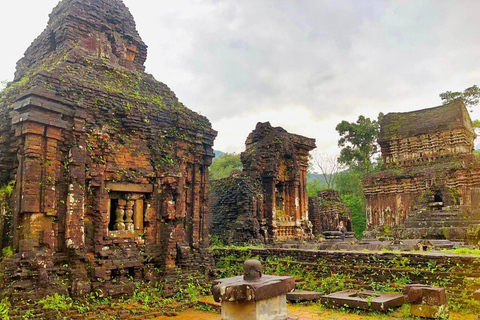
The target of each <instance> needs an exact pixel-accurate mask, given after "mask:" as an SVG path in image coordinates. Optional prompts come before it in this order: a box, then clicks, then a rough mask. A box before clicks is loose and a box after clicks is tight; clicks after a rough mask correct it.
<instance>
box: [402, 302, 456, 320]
mask: <svg viewBox="0 0 480 320" xmlns="http://www.w3.org/2000/svg"><path fill="white" fill-rule="evenodd" d="M410 312H411V313H412V316H414V317H422V318H430V319H448V305H446V304H444V305H441V306H428V305H424V304H412V305H411V306H410Z"/></svg>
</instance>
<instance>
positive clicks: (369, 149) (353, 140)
mask: <svg viewBox="0 0 480 320" xmlns="http://www.w3.org/2000/svg"><path fill="white" fill-rule="evenodd" d="M382 117H383V113H380V114H379V115H378V120H373V121H372V120H370V118H365V117H364V116H362V115H361V116H359V117H358V120H357V122H347V121H345V120H343V121H342V122H340V123H339V124H338V125H337V127H336V128H335V129H336V130H337V131H338V133H339V134H340V137H341V138H340V140H338V146H339V147H342V150H341V151H340V156H339V157H338V161H339V162H340V163H343V164H345V165H347V166H349V167H350V168H355V167H356V168H359V169H361V170H362V171H363V172H364V174H365V175H366V174H368V172H369V171H370V170H371V168H372V166H373V164H372V157H373V155H374V154H375V153H377V152H378V144H377V137H378V133H379V131H380V125H379V121H380V120H381V118H382Z"/></svg>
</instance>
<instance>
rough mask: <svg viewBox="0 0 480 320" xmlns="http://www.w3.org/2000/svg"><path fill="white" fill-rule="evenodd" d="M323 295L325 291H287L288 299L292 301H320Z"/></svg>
mask: <svg viewBox="0 0 480 320" xmlns="http://www.w3.org/2000/svg"><path fill="white" fill-rule="evenodd" d="M323 295H324V293H323V292H314V291H293V292H289V293H287V300H288V301H292V302H306V301H318V300H320V299H321V297H322V296H323Z"/></svg>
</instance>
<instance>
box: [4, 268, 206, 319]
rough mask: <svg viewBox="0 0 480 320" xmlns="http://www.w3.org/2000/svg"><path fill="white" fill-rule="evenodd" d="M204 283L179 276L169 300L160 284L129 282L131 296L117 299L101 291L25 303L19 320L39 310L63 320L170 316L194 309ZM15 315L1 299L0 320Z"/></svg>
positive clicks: (197, 278)
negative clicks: (46, 311)
mask: <svg viewBox="0 0 480 320" xmlns="http://www.w3.org/2000/svg"><path fill="white" fill-rule="evenodd" d="M130 281H132V280H130ZM206 283H207V282H206V278H205V276H204V275H193V274H190V275H187V276H184V275H182V274H181V273H180V272H179V273H178V275H177V281H176V284H175V285H176V288H177V291H176V293H175V294H174V295H173V296H172V297H168V298H167V297H165V292H164V290H163V284H160V283H149V282H148V283H147V282H143V281H137V282H133V281H132V284H133V286H134V289H133V293H132V294H131V295H125V296H121V297H118V298H114V297H108V296H107V297H106V296H104V295H103V292H102V291H101V290H98V291H95V292H91V293H90V294H88V295H87V296H85V297H84V298H81V299H72V298H71V297H69V296H68V295H60V294H54V295H53V296H47V297H45V298H44V299H42V300H40V301H38V302H28V301H26V302H25V304H26V306H27V307H28V309H25V308H24V307H22V309H23V310H24V311H23V313H24V314H23V315H22V319H36V313H38V310H39V308H43V309H47V310H54V311H56V313H57V314H58V316H59V317H60V318H62V319H67V318H68V319H70V316H72V318H77V317H78V315H82V316H83V317H85V318H86V317H88V318H90V317H91V316H92V315H95V316H98V317H99V318H100V319H118V318H119V314H124V313H125V310H127V311H128V314H130V315H131V316H135V315H142V314H148V313H150V312H152V313H158V312H161V313H164V314H172V313H174V312H176V311H180V310H184V309H186V308H189V307H194V306H196V305H197V303H198V301H199V297H201V296H206V295H209V294H210V287H209V286H208V285H206ZM106 307H108V308H106ZM18 312H19V309H12V306H11V305H10V303H9V302H8V300H6V299H4V300H2V301H1V302H0V319H10V318H9V313H10V315H12V313H13V314H17V313H18Z"/></svg>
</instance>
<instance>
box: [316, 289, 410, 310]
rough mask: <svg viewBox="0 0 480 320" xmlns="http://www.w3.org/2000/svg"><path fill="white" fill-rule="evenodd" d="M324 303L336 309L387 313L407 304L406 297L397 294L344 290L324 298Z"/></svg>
mask: <svg viewBox="0 0 480 320" xmlns="http://www.w3.org/2000/svg"><path fill="white" fill-rule="evenodd" d="M322 302H323V303H325V304H327V305H331V306H336V307H348V308H357V309H363V310H375V311H387V310H388V309H390V308H396V307H400V306H401V305H403V304H404V303H405V297H404V296H403V295H401V294H397V293H378V292H374V291H369V290H364V291H360V290H344V291H339V292H334V293H331V294H329V295H326V296H323V297H322Z"/></svg>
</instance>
